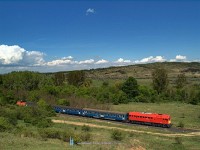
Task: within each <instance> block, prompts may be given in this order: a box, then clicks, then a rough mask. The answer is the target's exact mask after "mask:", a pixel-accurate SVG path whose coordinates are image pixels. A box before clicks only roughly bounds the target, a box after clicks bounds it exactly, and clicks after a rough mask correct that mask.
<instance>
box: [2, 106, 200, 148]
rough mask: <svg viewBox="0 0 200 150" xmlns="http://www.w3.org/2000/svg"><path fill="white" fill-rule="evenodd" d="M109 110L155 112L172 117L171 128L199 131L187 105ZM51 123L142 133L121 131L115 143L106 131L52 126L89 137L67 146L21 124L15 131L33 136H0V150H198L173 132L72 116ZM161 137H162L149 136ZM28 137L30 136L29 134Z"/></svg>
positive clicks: (196, 143) (198, 143) (196, 140)
mask: <svg viewBox="0 0 200 150" xmlns="http://www.w3.org/2000/svg"><path fill="white" fill-rule="evenodd" d="M112 110H116V111H122V112H128V111H143V112H144V111H145V112H157V113H167V114H170V115H171V117H172V123H173V125H174V126H178V124H179V122H180V121H182V122H183V123H184V125H185V128H194V129H200V106H199V105H196V106H194V105H189V104H182V103H162V104H154V103H146V104H144V103H129V104H120V105H113V106H112ZM53 119H62V120H66V121H74V122H79V123H80V122H81V123H83V124H84V123H89V124H95V125H100V126H108V127H117V128H122V129H131V130H137V131H144V132H143V133H138V132H134V131H125V130H124V131H123V130H119V131H120V132H121V133H122V137H123V138H122V140H121V141H116V140H114V139H113V138H111V135H112V132H113V129H109V128H96V127H90V131H83V130H82V126H80V125H70V124H60V123H54V124H53V127H50V128H51V129H54V130H59V131H70V132H71V133H76V134H77V135H79V134H82V133H89V134H90V138H89V139H88V140H87V141H82V142H85V143H80V144H79V145H74V146H70V145H69V141H68V140H67V141H66V140H64V141H63V140H59V139H49V138H48V139H46V138H45V139H44V138H43V137H41V136H40V134H39V132H40V131H41V130H38V128H36V127H33V126H27V125H26V124H24V123H23V122H20V123H19V125H18V128H20V127H23V128H24V129H26V130H29V131H31V132H33V133H34V136H27V135H26V134H24V133H19V132H17V133H16V132H14V133H13V132H12V133H7V132H0V139H1V140H0V149H1V150H35V149H37V150H46V149H48V150H57V149H59V150H64V149H77V150H127V149H128V150H134V149H139V150H144V149H148V150H160V149H162V150H168V149H170V150H181V149H183V150H184V149H191V150H198V149H199V147H200V137H199V136H194V137H184V136H182V137H178V138H177V137H176V136H172V135H170V134H172V132H170V131H167V130H164V129H163V130H161V129H154V128H148V127H145V126H126V125H121V124H115V123H109V122H107V121H101V120H95V119H88V118H80V117H79V118H74V117H73V116H63V115H61V116H58V117H53ZM147 132H152V133H155V132H156V133H161V135H154V134H149V133H147ZM162 134H169V136H162ZM28 135H29V134H28Z"/></svg>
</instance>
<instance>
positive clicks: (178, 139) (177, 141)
mask: <svg viewBox="0 0 200 150" xmlns="http://www.w3.org/2000/svg"><path fill="white" fill-rule="evenodd" d="M175 143H176V144H180V145H181V144H182V139H181V138H180V137H175Z"/></svg>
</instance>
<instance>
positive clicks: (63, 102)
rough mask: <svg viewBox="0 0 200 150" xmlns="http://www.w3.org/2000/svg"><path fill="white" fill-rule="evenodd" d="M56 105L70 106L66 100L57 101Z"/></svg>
mask: <svg viewBox="0 0 200 150" xmlns="http://www.w3.org/2000/svg"><path fill="white" fill-rule="evenodd" d="M57 104H58V105H65V106H69V105H70V103H69V101H68V100H66V99H59V100H58V102H57Z"/></svg>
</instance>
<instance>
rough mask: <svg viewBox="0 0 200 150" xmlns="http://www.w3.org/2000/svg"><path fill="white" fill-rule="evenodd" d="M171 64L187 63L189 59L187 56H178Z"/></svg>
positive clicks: (171, 60)
mask: <svg viewBox="0 0 200 150" xmlns="http://www.w3.org/2000/svg"><path fill="white" fill-rule="evenodd" d="M169 61H170V62H182V61H183V62H185V61H187V57H186V56H182V55H176V58H175V59H170V60H169Z"/></svg>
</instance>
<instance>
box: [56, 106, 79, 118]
mask: <svg viewBox="0 0 200 150" xmlns="http://www.w3.org/2000/svg"><path fill="white" fill-rule="evenodd" d="M53 109H54V110H55V112H57V113H62V114H69V115H80V116H82V109H80V108H72V107H66V106H53Z"/></svg>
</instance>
